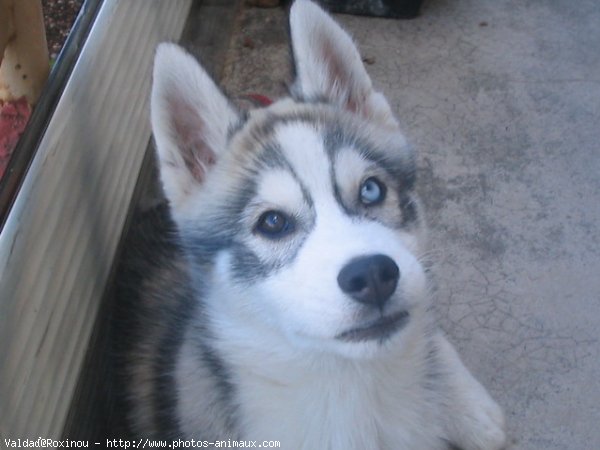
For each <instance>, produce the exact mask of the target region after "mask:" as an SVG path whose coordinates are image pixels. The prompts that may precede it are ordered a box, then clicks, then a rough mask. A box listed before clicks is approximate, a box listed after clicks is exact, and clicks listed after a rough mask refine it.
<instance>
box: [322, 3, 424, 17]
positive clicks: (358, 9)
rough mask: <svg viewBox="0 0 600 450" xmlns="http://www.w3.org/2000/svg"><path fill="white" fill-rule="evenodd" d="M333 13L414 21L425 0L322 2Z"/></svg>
mask: <svg viewBox="0 0 600 450" xmlns="http://www.w3.org/2000/svg"><path fill="white" fill-rule="evenodd" d="M321 3H322V4H323V5H324V6H325V7H327V9H329V10H330V11H331V12H338V13H345V14H358V15H366V16H379V17H392V18H395V19H412V18H413V17H416V16H418V15H419V10H420V9H421V4H422V3H423V0H322V1H321Z"/></svg>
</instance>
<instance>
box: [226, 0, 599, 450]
mask: <svg viewBox="0 0 600 450" xmlns="http://www.w3.org/2000/svg"><path fill="white" fill-rule="evenodd" d="M337 17H338V20H339V21H340V22H341V23H342V24H343V26H344V27H345V28H346V29H347V30H349V31H350V33H351V34H352V35H353V36H354V38H355V40H356V41H357V42H358V44H359V47H360V50H361V52H362V54H363V57H364V58H366V59H367V61H368V62H369V64H367V70H368V71H369V73H370V74H371V76H372V78H373V80H374V84H375V85H376V86H377V87H378V88H379V89H381V90H382V91H384V92H385V93H386V95H387V96H388V98H389V100H390V102H391V104H392V107H393V108H394V110H395V111H396V112H397V115H398V117H399V118H400V121H401V122H402V124H403V127H404V130H405V132H406V134H407V136H408V137H409V139H410V140H411V141H412V142H413V144H414V146H415V147H416V148H417V149H418V151H419V152H420V159H419V165H420V181H419V188H420V191H421V193H422V196H423V198H424V201H425V204H426V206H427V209H428V213H427V217H428V221H429V223H430V230H431V232H430V240H431V252H430V254H429V258H430V259H431V260H432V261H433V262H434V264H435V273H436V284H437V293H436V297H437V298H436V301H437V306H438V312H439V317H440V322H441V324H442V327H443V328H444V329H445V330H446V331H447V333H448V335H449V336H450V339H451V341H453V342H454V343H455V344H456V345H457V347H458V349H459V351H460V353H461V355H462V357H463V359H464V361H465V363H466V364H467V366H468V367H469V368H470V369H471V370H472V371H473V372H474V373H475V374H476V376H477V377H478V378H479V379H480V380H481V381H482V382H483V384H484V385H485V386H486V387H487V388H488V389H489V390H490V391H491V392H492V394H493V395H494V397H495V398H496V399H497V400H498V401H499V402H500V403H501V404H502V406H503V407H504V409H505V411H506V415H507V419H508V427H509V434H510V436H511V438H512V444H511V448H513V449H546V450H554V449H556V450H558V449H561V450H563V449H567V448H568V449H590V450H594V449H599V448H600V427H599V426H598V424H600V406H599V404H600V358H599V356H600V342H599V333H598V327H597V323H598V320H599V319H600V26H598V24H600V3H598V2H597V1H595V0H580V1H578V2H572V1H570V0H555V1H552V2H519V1H515V0H462V1H460V2H458V1H450V0H429V1H426V2H425V4H424V7H423V10H422V14H421V16H420V17H419V18H417V19H414V20H411V21H396V20H386V19H374V18H365V17H353V16H337ZM285 23H286V19H285V14H284V12H283V11H282V10H279V9H274V10H273V9H271V10H260V9H251V8H249V9H245V10H243V11H242V13H241V15H240V17H239V18H238V30H237V32H236V35H235V36H234V39H233V41H232V46H231V49H230V51H229V57H228V64H227V67H226V71H225V77H224V78H225V80H224V82H225V85H226V86H227V88H228V90H229V92H230V93H232V94H234V95H241V94H247V93H251V92H257V93H261V94H266V95H271V96H273V97H276V96H277V95H279V94H282V93H283V92H285V83H286V82H288V81H290V79H289V74H290V68H289V57H288V53H287V52H288V46H287V35H286V33H285V27H286V25H285Z"/></svg>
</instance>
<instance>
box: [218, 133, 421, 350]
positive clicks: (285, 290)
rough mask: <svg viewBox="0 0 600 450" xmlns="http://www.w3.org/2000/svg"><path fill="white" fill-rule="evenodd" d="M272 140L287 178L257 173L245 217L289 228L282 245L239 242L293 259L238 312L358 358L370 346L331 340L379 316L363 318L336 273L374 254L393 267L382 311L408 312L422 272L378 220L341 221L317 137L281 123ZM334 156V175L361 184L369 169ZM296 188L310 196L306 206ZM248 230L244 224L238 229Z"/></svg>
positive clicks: (354, 159) (256, 287) (402, 241)
mask: <svg viewBox="0 0 600 450" xmlns="http://www.w3.org/2000/svg"><path fill="white" fill-rule="evenodd" d="M275 137H276V141H277V142H278V144H279V145H280V147H281V149H282V152H283V154H284V156H285V158H286V160H287V161H288V163H289V164H290V166H291V169H292V171H293V175H292V172H290V171H288V170H286V169H267V170H265V171H264V172H263V173H261V175H260V177H261V181H260V182H259V185H258V189H257V196H256V199H255V200H253V201H252V202H251V205H250V209H251V210H252V211H255V212H254V213H253V214H252V215H251V216H252V217H254V218H256V217H257V216H259V215H260V213H261V211H264V210H268V209H276V210H281V211H284V212H286V213H287V214H290V215H292V216H294V218H295V220H297V221H298V224H297V230H296V231H295V235H292V236H290V237H289V238H285V239H283V240H282V242H279V241H277V240H275V241H271V240H269V239H268V238H265V237H261V236H260V235H256V234H255V233H249V234H248V236H247V238H246V239H245V241H246V243H247V245H248V246H249V247H250V248H251V249H252V250H253V252H254V253H255V254H257V255H258V256H259V257H260V258H261V260H268V259H269V258H274V257H276V255H279V256H281V255H282V254H283V253H284V252H290V251H294V252H296V255H295V257H294V258H293V259H292V260H291V262H290V263H288V264H285V265H284V266H283V267H281V268H279V269H278V270H276V271H274V272H273V273H271V274H269V275H268V276H267V277H265V278H264V279H263V280H261V281H257V282H255V283H254V284H253V285H252V286H249V287H247V292H246V295H245V296H244V297H245V298H247V302H245V304H244V308H245V309H246V310H247V311H248V312H249V313H250V314H251V315H254V316H256V315H257V314H258V315H261V314H267V315H268V317H263V319H264V322H268V323H271V324H274V325H275V326H276V327H277V328H279V329H280V331H281V332H282V333H284V334H285V335H286V336H287V337H288V339H289V340H290V341H291V342H292V343H294V344H296V345H300V346H313V345H314V346H318V347H319V348H321V349H322V348H323V347H330V348H332V349H335V351H341V352H342V353H346V354H356V353H357V352H358V353H359V354H360V353H361V351H360V350H357V348H371V347H374V346H376V343H370V342H367V343H345V342H340V341H338V340H336V339H335V336H337V335H338V334H340V333H342V332H344V331H347V330H349V329H351V328H354V327H356V326H360V325H363V324H365V323H366V321H368V320H371V319H375V318H376V317H378V314H379V312H377V311H373V312H372V317H369V316H368V315H367V316H365V308H364V306H363V305H361V304H359V303H358V302H356V301H355V300H353V299H351V298H350V297H348V296H347V295H346V294H344V293H343V292H342V290H341V288H340V287H339V285H338V281H337V277H338V274H339V272H340V271H341V270H342V268H343V267H344V266H345V265H346V264H348V263H349V262H350V261H351V260H353V259H355V258H357V257H361V256H369V255H376V254H384V255H387V256H389V257H391V258H392V259H393V260H394V261H395V262H396V264H397V265H398V267H399V269H400V272H401V278H400V281H399V284H398V288H397V291H396V294H395V295H394V296H393V298H392V299H391V300H390V303H389V304H388V305H387V306H386V311H385V312H386V313H387V314H390V313H394V312H398V311H402V310H406V311H409V312H410V311H411V310H412V309H414V308H415V307H417V306H418V305H419V303H420V300H421V299H422V297H423V295H424V290H425V276H424V272H423V269H422V267H421V265H420V263H419V262H418V260H417V259H416V257H415V256H414V255H413V254H412V253H411V251H410V250H409V249H410V248H412V247H414V242H413V238H412V236H411V235H410V234H408V233H405V232H402V231H399V230H396V229H393V228H390V227H387V226H385V225H384V224H382V223H380V222H378V221H375V220H369V219H366V218H359V217H353V216H349V215H348V214H347V213H346V212H345V211H344V209H343V208H342V206H341V205H340V204H339V203H338V201H337V200H336V198H335V195H334V186H333V179H332V170H331V161H330V159H329V157H328V155H327V153H326V150H325V147H324V143H323V138H322V137H321V136H320V135H319V133H318V132H317V130H316V129H314V128H313V127H312V126H310V125H308V124H306V123H296V124H291V125H290V124H287V125H282V126H281V128H279V129H278V130H277V131H276V135H275ZM342 155H344V156H343V157H341V158H336V163H337V164H338V165H339V164H341V166H339V167H336V170H337V171H339V172H341V173H348V175H349V178H350V179H353V178H354V179H356V180H360V179H362V178H363V176H364V172H365V170H366V169H367V168H368V167H369V166H368V164H367V163H366V162H365V161H364V159H363V158H362V157H360V155H359V154H358V153H357V152H356V151H353V150H351V149H347V150H344V151H343V152H342ZM300 183H301V185H302V186H303V187H304V189H305V190H306V191H307V193H308V195H309V196H310V200H311V206H310V207H309V205H308V204H307V203H306V201H305V199H304V196H303V193H302V187H301V186H300ZM358 186H359V183H358V182H354V183H351V184H349V185H348V186H341V187H342V188H344V189H355V188H356V189H358ZM252 220H254V219H252ZM251 226H252V225H251V221H249V222H248V224H247V227H246V228H247V229H250V227H251ZM298 246H299V248H294V247H298ZM230 257H231V256H226V257H224V259H222V261H221V263H220V264H219V265H218V266H219V269H218V270H219V272H220V273H221V276H223V283H226V280H227V278H229V277H230V274H228V273H227V271H228V269H227V267H228V266H229V264H230ZM254 302H256V305H255V306H254V307H253V306H252V303H254ZM232 307H233V305H232ZM236 307H239V304H238V305H237V306H236Z"/></svg>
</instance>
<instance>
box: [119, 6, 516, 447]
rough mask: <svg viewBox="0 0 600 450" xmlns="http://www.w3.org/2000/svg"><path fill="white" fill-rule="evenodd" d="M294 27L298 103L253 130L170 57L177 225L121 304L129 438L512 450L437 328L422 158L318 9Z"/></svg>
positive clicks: (171, 193)
mask: <svg viewBox="0 0 600 450" xmlns="http://www.w3.org/2000/svg"><path fill="white" fill-rule="evenodd" d="M290 24H291V39H292V49H293V58H294V63H295V71H296V79H295V82H294V84H293V86H292V89H291V95H290V97H288V98H284V99H281V100H279V101H277V102H275V103H273V104H272V105H270V106H268V107H265V108H260V109H256V110H252V111H249V112H241V111H238V110H237V109H236V107H234V106H233V105H232V103H231V102H230V101H229V100H228V99H227V98H226V97H225V96H224V95H223V94H222V92H221V91H220V90H219V89H218V87H217V86H216V85H215V83H214V82H213V81H212V80H211V78H210V77H209V76H208V75H207V74H206V72H205V71H204V70H203V69H202V68H201V67H200V66H199V65H198V63H197V62H196V61H195V60H194V58H193V57H191V56H190V55H189V54H187V53H185V52H184V51H183V50H181V49H180V48H179V47H177V46H176V45H173V44H162V45H161V46H160V47H159V48H158V51H157V53H156V60H155V67H154V84H153V90H152V127H153V131H154V137H155V140H156V146H157V150H158V159H159V166H160V175H161V180H162V184H163V188H164V191H165V194H166V196H167V198H168V201H169V205H170V206H169V209H170V211H169V212H170V218H168V217H162V218H161V219H160V220H159V221H158V223H159V226H160V227H161V228H160V230H162V231H160V233H159V235H158V236H159V237H158V238H153V239H148V240H147V241H146V242H145V243H144V244H143V245H142V247H144V248H143V249H142V250H141V252H142V253H141V255H142V256H141V258H142V259H143V265H142V266H140V267H141V268H140V269H138V270H137V272H135V271H134V272H135V273H134V272H130V274H129V276H130V278H131V281H133V282H134V283H135V289H131V288H129V289H128V290H126V291H124V292H125V293H124V294H123V293H122V294H121V296H122V301H123V302H126V303H128V304H129V305H130V307H131V308H130V311H129V314H130V315H129V317H128V318H127V327H126V328H128V330H129V331H128V333H127V336H125V337H121V338H120V339H123V340H124V341H123V343H122V348H125V349H126V354H125V358H124V359H123V361H126V363H125V364H126V365H125V367H124V368H123V370H124V372H125V377H124V379H125V380H126V386H125V389H126V392H127V405H128V408H129V413H128V420H129V422H130V424H131V425H130V426H131V428H132V429H133V430H134V432H135V433H136V434H137V435H138V436H140V437H149V438H150V437H154V438H169V439H178V438H182V439H202V440H206V441H208V442H215V441H217V440H225V439H232V440H233V439H240V440H246V441H251V440H254V441H257V442H258V443H261V442H262V441H273V440H278V441H280V442H281V448H284V449H290V450H315V449H326V450H365V449H371V450H384V449H386V450H402V449H410V450H430V449H444V448H449V447H451V446H454V447H459V448H462V449H464V450H475V449H486V450H493V449H500V448H502V447H503V446H504V443H505V434H504V419H503V414H502V412H501V410H500V408H499V407H498V405H497V404H496V403H495V402H494V401H493V400H492V398H491V397H490V396H489V395H488V393H487V392H486V390H485V389H484V388H483V387H482V386H481V385H480V384H479V383H478V382H477V381H476V380H475V379H474V378H473V376H472V375H471V374H470V373H469V371H468V370H467V369H466V368H465V367H464V365H463V364H462V363H461V361H460V359H459V357H458V355H457V353H456V351H455V350H454V348H453V347H452V346H451V345H450V344H449V343H448V341H447V340H446V339H445V338H444V337H443V336H442V335H441V334H440V332H439V331H438V330H437V329H436V327H435V325H434V322H433V319H432V317H431V307H430V303H429V301H430V300H429V295H428V288H427V285H428V283H427V276H426V273H425V270H424V268H423V266H422V263H421V261H420V256H422V255H423V252H424V247H423V245H424V243H423V239H424V234H425V232H424V224H423V218H422V217H423V216H422V211H421V207H420V205H419V202H418V199H417V197H416V194H415V190H414V185H415V156H414V154H413V150H412V149H411V147H410V146H409V145H408V144H407V142H406V140H405V138H404V136H403V135H402V133H401V131H400V129H399V126H398V122H397V120H396V119H395V118H394V115H393V113H392V111H391V109H390V106H389V105H388V103H387V101H386V100H385V98H384V97H383V96H382V94H380V93H378V92H376V91H375V90H374V89H373V87H372V84H371V80H370V78H369V76H368V75H367V72H366V70H365V68H364V66H363V64H362V62H361V58H360V56H359V53H358V50H357V49H356V47H355V45H354V44H353V42H352V40H351V38H350V37H349V36H348V35H347V34H346V32H344V31H343V30H342V29H341V28H340V27H339V26H338V25H337V24H336V23H335V22H334V21H333V20H332V18H331V17H329V16H328V15H327V14H326V13H325V12H323V11H322V10H321V9H320V8H319V7H318V6H316V5H315V4H313V3H312V2H310V1H308V0H297V1H296V2H295V3H294V4H293V6H292V8H291V12H290ZM171 218H172V220H173V223H174V224H175V226H174V227H172V226H171V223H170V220H171ZM138 233H139V234H140V235H142V236H141V237H142V238H143V235H144V233H145V232H144V231H143V230H141V231H140V230H138ZM125 297H126V298H125ZM120 301H121V300H120Z"/></svg>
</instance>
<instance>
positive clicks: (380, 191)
mask: <svg viewBox="0 0 600 450" xmlns="http://www.w3.org/2000/svg"><path fill="white" fill-rule="evenodd" d="M385 193H386V188H385V185H384V184H383V183H381V182H380V181H379V180H378V179H377V178H375V177H371V178H367V179H366V180H365V181H364V182H363V184H362V186H361V187H360V201H361V203H362V204H363V205H366V206H372V205H377V204H379V203H381V202H382V201H383V200H384V199H385Z"/></svg>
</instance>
